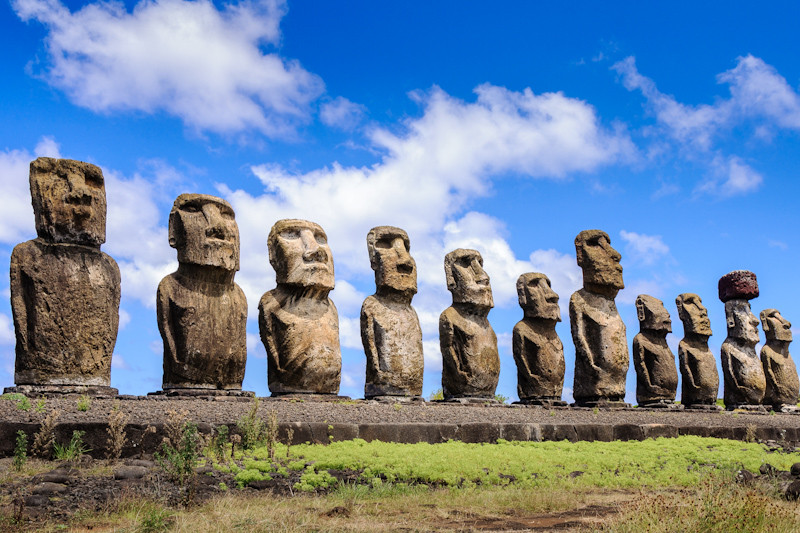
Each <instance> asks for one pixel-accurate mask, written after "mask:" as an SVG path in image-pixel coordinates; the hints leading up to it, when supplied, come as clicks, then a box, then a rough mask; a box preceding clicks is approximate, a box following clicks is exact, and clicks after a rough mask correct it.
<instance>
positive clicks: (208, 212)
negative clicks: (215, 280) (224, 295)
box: [169, 194, 239, 272]
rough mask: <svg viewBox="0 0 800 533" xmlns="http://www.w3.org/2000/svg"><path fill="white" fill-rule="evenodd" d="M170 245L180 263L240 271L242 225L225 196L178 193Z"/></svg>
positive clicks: (171, 218) (173, 209)
mask: <svg viewBox="0 0 800 533" xmlns="http://www.w3.org/2000/svg"><path fill="white" fill-rule="evenodd" d="M169 245H170V246H172V247H173V248H175V249H177V250H178V262H180V263H184V264H192V265H201V266H210V267H219V268H222V269H225V270H229V271H232V272H235V271H237V270H239V227H238V226H237V225H236V220H235V218H234V214H233V208H231V206H230V204H229V203H228V202H226V201H225V200H223V199H222V198H217V197H216V196H209V195H206V194H181V195H180V196H178V198H177V199H176V200H175V203H174V204H173V205H172V211H170V213H169Z"/></svg>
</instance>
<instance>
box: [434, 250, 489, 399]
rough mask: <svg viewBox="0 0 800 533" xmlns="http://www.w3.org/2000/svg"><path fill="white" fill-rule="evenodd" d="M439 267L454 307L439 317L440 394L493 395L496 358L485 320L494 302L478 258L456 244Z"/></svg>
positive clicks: (464, 395)
mask: <svg viewBox="0 0 800 533" xmlns="http://www.w3.org/2000/svg"><path fill="white" fill-rule="evenodd" d="M444 271H445V275H446V276H447V288H448V290H449V291H450V293H451V294H452V295H453V305H451V306H450V307H448V308H447V309H445V310H444V312H443V313H442V314H441V316H439V344H440V347H441V350H442V391H443V393H444V397H445V399H450V398H493V397H494V392H495V389H496V388H497V381H498V379H499V377H500V356H499V354H498V353H497V336H496V335H495V333H494V330H493V329H492V326H491V325H490V324H489V320H488V318H487V317H488V315H489V311H490V310H491V309H492V307H494V301H493V299H492V287H491V286H490V285H489V276H488V275H487V274H486V272H485V271H484V270H483V258H482V257H481V254H480V253H479V252H477V251H476V250H465V249H463V248H459V249H457V250H453V251H452V252H450V253H449V254H447V255H446V256H445V258H444Z"/></svg>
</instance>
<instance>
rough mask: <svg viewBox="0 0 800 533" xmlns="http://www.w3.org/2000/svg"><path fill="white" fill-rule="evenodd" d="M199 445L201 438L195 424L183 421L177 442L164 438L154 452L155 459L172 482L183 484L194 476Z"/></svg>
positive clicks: (200, 445) (200, 444) (198, 455)
mask: <svg viewBox="0 0 800 533" xmlns="http://www.w3.org/2000/svg"><path fill="white" fill-rule="evenodd" d="M201 447H202V439H201V438H200V434H199V433H198V432H197V424H195V423H193V422H184V424H183V431H182V432H181V436H180V440H179V442H177V443H175V444H173V443H172V441H171V440H170V439H164V441H163V442H162V443H161V451H160V452H156V453H155V459H156V462H157V463H158V465H159V466H160V467H161V469H162V470H164V472H165V473H166V474H167V476H168V477H169V478H170V479H171V480H172V481H173V482H175V483H178V484H179V485H184V484H186V482H187V481H188V480H189V479H190V478H191V477H192V476H194V467H195V465H196V464H197V460H198V459H199V457H200V450H201Z"/></svg>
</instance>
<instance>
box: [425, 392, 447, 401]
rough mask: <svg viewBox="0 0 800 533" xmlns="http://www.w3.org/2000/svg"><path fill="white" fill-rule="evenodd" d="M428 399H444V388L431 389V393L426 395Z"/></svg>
mask: <svg viewBox="0 0 800 533" xmlns="http://www.w3.org/2000/svg"><path fill="white" fill-rule="evenodd" d="M428 400H429V401H431V402H433V401H436V400H444V390H443V389H437V390H435V391H433V392H432V393H431V395H430V396H428Z"/></svg>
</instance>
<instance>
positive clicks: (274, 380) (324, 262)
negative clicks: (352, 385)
mask: <svg viewBox="0 0 800 533" xmlns="http://www.w3.org/2000/svg"><path fill="white" fill-rule="evenodd" d="M267 245H268V247H269V262H270V264H271V265H272V268H273V269H275V277H276V281H277V284H278V286H277V287H276V288H274V289H273V290H271V291H269V292H267V293H265V294H264V296H262V297H261V301H260V302H259V304H258V326H259V331H260V332H261V341H262V342H263V343H264V347H265V348H266V349H267V380H268V384H269V390H270V391H271V392H272V394H273V395H281V394H327V395H335V394H337V393H338V391H339V383H340V381H341V375H342V354H341V350H340V348H339V315H338V314H337V312H336V306H335V305H334V304H333V301H331V299H330V298H328V293H329V292H330V291H331V290H333V286H334V281H333V279H334V278H333V255H332V254H331V249H330V247H329V246H328V238H327V236H326V235H325V232H324V231H323V230H322V228H321V227H320V226H319V225H318V224H315V223H314V222H309V221H307V220H296V219H284V220H279V221H278V222H276V223H275V225H274V226H272V229H271V230H270V232H269V238H268V241H267Z"/></svg>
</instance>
